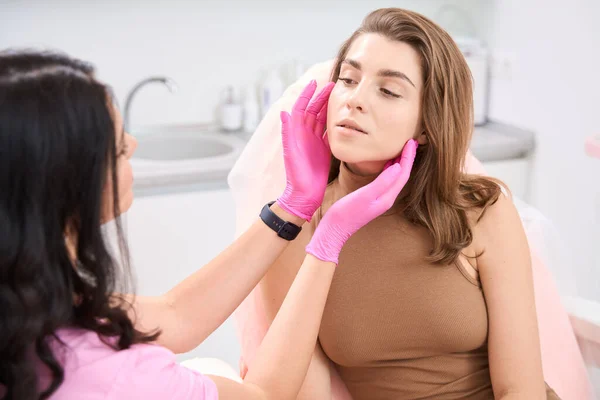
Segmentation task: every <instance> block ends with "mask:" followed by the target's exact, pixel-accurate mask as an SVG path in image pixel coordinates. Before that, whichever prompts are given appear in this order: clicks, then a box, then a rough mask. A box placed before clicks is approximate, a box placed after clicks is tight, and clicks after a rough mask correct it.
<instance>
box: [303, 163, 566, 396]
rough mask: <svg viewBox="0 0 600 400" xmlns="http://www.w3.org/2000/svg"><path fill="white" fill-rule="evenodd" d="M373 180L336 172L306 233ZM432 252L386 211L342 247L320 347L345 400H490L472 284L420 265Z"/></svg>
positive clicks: (482, 325)
mask: <svg viewBox="0 0 600 400" xmlns="http://www.w3.org/2000/svg"><path fill="white" fill-rule="evenodd" d="M373 179H374V177H361V176H357V175H355V174H353V173H352V172H350V171H349V170H348V169H347V167H345V166H344V165H342V166H341V168H340V176H339V177H338V179H337V180H336V181H334V182H332V184H331V185H330V186H329V187H328V189H327V192H326V195H325V200H324V202H323V206H322V208H323V210H322V212H318V213H317V215H316V216H315V218H314V219H313V222H312V223H311V224H312V227H313V229H314V227H315V226H316V225H317V224H318V222H319V221H320V219H321V217H322V215H323V213H324V212H326V211H327V209H328V208H329V207H330V206H331V204H333V203H334V202H335V201H336V200H338V199H339V198H341V197H343V196H344V195H346V194H348V193H350V192H352V191H354V190H356V189H358V188H359V187H362V186H364V185H365V184H367V183H369V182H371V181H372V180H373ZM431 248H432V238H431V236H430V234H429V232H428V231H427V230H426V229H425V228H423V227H420V226H416V225H414V224H411V223H409V222H408V221H407V220H406V219H405V218H404V217H403V215H402V214H401V213H400V212H398V211H397V210H395V209H392V210H390V211H388V212H387V213H385V214H384V215H382V216H380V217H379V218H377V219H375V220H373V221H372V222H371V223H369V224H367V225H366V226H365V227H363V228H362V229H361V230H359V231H358V232H357V233H355V234H354V235H353V236H352V237H351V238H350V239H349V240H348V242H347V243H346V245H345V246H344V248H343V250H342V252H341V254H340V257H339V265H338V267H337V270H336V273H335V276H334V278H333V283H332V286H331V290H330V293H329V297H328V299H327V304H326V306H325V311H324V314H323V320H322V325H321V330H320V333H319V341H320V343H321V346H322V347H323V350H324V352H325V354H326V355H327V356H328V357H329V358H330V359H331V360H332V361H333V363H334V364H335V366H336V368H337V370H338V372H339V374H340V376H341V378H342V380H343V381H344V383H345V384H346V386H347V387H348V390H349V391H350V393H351V394H352V397H353V399H354V400H363V399H365V400H366V399H368V400H379V399H465V398H468V399H493V398H494V395H493V391H492V384H491V379H490V372H489V363H488V355H487V335H488V316H487V309H486V304H485V298H484V295H483V292H482V289H481V286H480V283H479V282H478V280H477V279H476V278H474V277H472V276H471V275H470V274H469V273H468V272H467V271H466V270H464V269H463V267H461V264H460V263H459V262H457V263H456V265H455V264H452V265H445V266H443V265H442V266H440V265H433V264H431V263H430V262H428V261H426V257H427V256H428V254H429V252H430V250H431ZM549 393H553V392H552V390H551V389H549ZM552 396H556V395H555V394H549V396H548V398H550V399H555V398H556V399H557V398H558V397H552Z"/></svg>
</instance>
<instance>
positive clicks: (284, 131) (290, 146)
mask: <svg viewBox="0 0 600 400" xmlns="http://www.w3.org/2000/svg"><path fill="white" fill-rule="evenodd" d="M334 85H335V83H333V82H330V83H328V84H327V85H326V86H325V87H324V88H323V90H321V92H320V93H319V94H318V96H317V97H316V99H315V100H314V101H313V102H312V103H310V105H309V104H308V103H309V101H310V99H311V98H312V97H313V94H314V93H315V90H316V89H317V82H316V81H314V80H312V81H311V82H310V83H309V84H308V85H307V86H306V87H305V88H304V90H303V91H302V93H301V94H300V97H298V100H297V101H296V103H295V104H294V107H293V108H292V115H291V116H290V114H288V113H287V112H285V111H282V112H281V115H280V116H281V138H282V141H283V161H284V165H285V175H286V186H285V190H284V192H283V194H282V195H281V197H280V198H279V199H278V200H277V203H278V204H279V206H280V207H281V208H283V209H284V210H285V211H287V212H289V213H290V214H294V215H296V216H298V217H300V218H302V219H305V220H307V221H310V219H311V218H312V216H313V214H314V213H315V211H316V210H317V208H319V206H320V205H321V203H322V202H323V196H325V188H326V187H327V177H328V175H329V164H330V160H331V152H330V150H329V143H328V142H327V138H326V137H325V135H324V130H325V123H326V121H327V104H328V101H329V95H330V94H331V90H332V89H333V87H334Z"/></svg>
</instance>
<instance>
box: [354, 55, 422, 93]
mask: <svg viewBox="0 0 600 400" xmlns="http://www.w3.org/2000/svg"><path fill="white" fill-rule="evenodd" d="M342 64H348V65H350V66H352V67H354V68H356V69H357V70H359V71H362V66H361V65H360V63H359V62H358V61H356V60H353V59H351V58H346V59H345V60H344V61H342ZM377 75H378V76H382V77H384V78H400V79H403V80H405V81H407V82H408V83H410V84H411V85H412V86H413V87H414V88H415V89H416V88H417V87H416V86H415V84H414V83H413V82H412V81H411V80H410V78H409V77H408V76H406V74H405V73H404V72H400V71H395V70H393V69H380V70H379V72H378V73H377Z"/></svg>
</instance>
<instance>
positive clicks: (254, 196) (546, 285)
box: [229, 61, 592, 400]
mask: <svg viewBox="0 0 600 400" xmlns="http://www.w3.org/2000/svg"><path fill="white" fill-rule="evenodd" d="M331 66H332V62H331V61H329V62H326V63H322V64H317V65H315V66H313V67H312V68H311V69H310V70H309V71H308V72H307V73H306V74H305V75H304V76H303V77H302V78H301V79H299V80H298V81H297V82H296V83H294V84H293V85H292V86H290V87H289V88H288V89H287V90H286V92H285V94H284V95H283V97H282V98H281V99H279V101H278V102H277V103H276V104H275V105H274V106H273V107H272V108H271V110H269V113H268V114H267V115H266V116H265V118H264V119H263V121H262V122H261V124H260V125H259V127H258V129H257V130H256V132H255V133H254V135H253V137H252V138H251V140H250V142H249V144H248V146H246V149H245V150H244V152H243V153H242V155H241V157H240V159H239V160H238V162H237V163H236V165H235V166H234V168H233V170H232V172H231V174H230V176H229V185H230V187H231V189H232V193H233V195H234V198H235V200H236V212H237V225H238V226H237V233H238V235H239V234H240V233H241V232H243V231H244V230H246V229H247V228H248V226H249V224H250V223H251V221H253V220H254V218H255V217H256V212H255V211H256V210H258V209H260V207H262V205H263V204H264V203H265V202H266V201H269V200H273V199H274V196H277V195H278V194H279V193H281V191H282V190H283V186H284V185H285V175H284V174H285V170H284V167H283V159H282V157H281V136H280V125H279V111H280V110H287V111H289V110H290V109H291V106H292V104H293V103H294V101H295V100H296V97H297V96H298V95H299V93H300V91H301V89H302V88H303V87H304V85H305V84H306V83H308V81H309V80H310V79H316V80H317V82H318V85H319V86H320V87H322V86H323V85H324V84H325V82H327V81H328V78H329V73H330V71H331ZM465 168H466V170H467V171H468V172H469V173H472V174H481V175H485V170H484V168H483V166H482V165H481V163H480V162H479V161H478V160H477V159H476V158H475V157H473V155H472V154H471V153H470V152H469V153H468V154H467V159H466V165H465ZM531 239H532V238H530V241H531ZM532 263H533V276H534V289H535V300H536V306H537V312H538V322H539V330H540V343H541V349H542V363H543V369H544V376H545V379H546V382H547V383H548V384H549V385H550V386H551V387H552V388H553V389H554V390H555V391H556V393H557V394H558V395H559V396H560V397H561V398H562V399H563V400H587V399H592V395H591V393H592V392H591V385H590V382H589V379H588V376H587V371H586V369H585V365H584V362H583V359H582V356H581V353H580V351H579V347H578V344H577V341H576V339H575V335H574V334H573V330H572V328H571V324H570V321H569V317H568V314H567V312H566V310H565V309H564V307H563V306H562V304H561V301H560V296H559V293H558V290H557V288H556V285H555V284H554V281H553V279H552V276H551V275H550V273H549V271H548V268H547V267H546V266H545V265H544V264H543V262H542V260H541V258H539V257H538V256H537V255H536V253H535V251H534V250H533V249H532ZM263 310H264V309H263V307H262V304H261V298H260V296H258V295H257V294H256V291H253V292H252V293H251V294H250V295H249V296H248V298H247V299H246V300H245V301H244V302H243V303H242V305H240V307H239V308H238V309H237V311H236V313H235V318H236V321H237V327H238V335H239V337H240V341H241V348H242V359H241V360H240V369H241V373H242V376H243V375H245V369H246V366H247V365H251V364H252V360H253V358H254V355H255V353H256V349H257V348H258V346H259V345H260V342H261V340H262V338H263V337H264V336H265V334H266V332H267V329H268V325H269V323H268V321H267V319H266V317H265V314H264V311H263ZM331 380H332V388H333V399H334V400H346V399H351V397H350V395H349V394H348V391H347V389H346V387H345V385H344V384H343V382H342V381H341V379H340V378H339V376H338V375H337V374H336V373H335V370H333V369H332V378H331Z"/></svg>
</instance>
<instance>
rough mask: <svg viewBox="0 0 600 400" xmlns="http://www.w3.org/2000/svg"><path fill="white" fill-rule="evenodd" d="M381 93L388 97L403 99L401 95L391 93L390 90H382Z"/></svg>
mask: <svg viewBox="0 0 600 400" xmlns="http://www.w3.org/2000/svg"><path fill="white" fill-rule="evenodd" d="M381 93H383V94H385V95H386V96H391V97H395V98H399V97H402V96H400V95H399V94H396V93H394V92H390V91H389V90H387V89H386V88H381Z"/></svg>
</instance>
